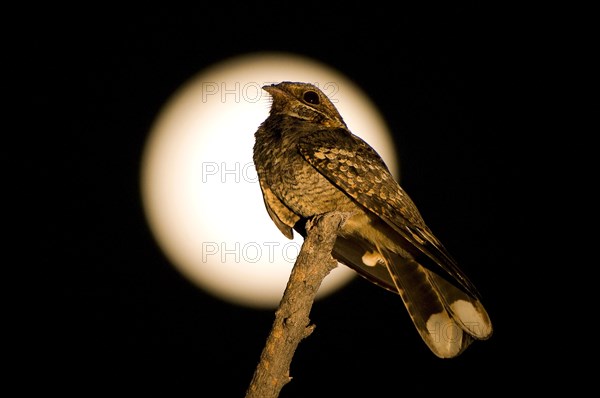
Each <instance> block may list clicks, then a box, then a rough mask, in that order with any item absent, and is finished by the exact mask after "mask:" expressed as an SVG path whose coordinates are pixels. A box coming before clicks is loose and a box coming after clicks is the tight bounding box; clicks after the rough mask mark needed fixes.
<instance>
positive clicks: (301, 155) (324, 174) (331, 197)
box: [254, 82, 492, 358]
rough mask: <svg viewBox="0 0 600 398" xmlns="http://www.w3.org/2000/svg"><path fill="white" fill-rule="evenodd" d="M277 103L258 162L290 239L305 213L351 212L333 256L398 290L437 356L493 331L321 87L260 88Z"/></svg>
mask: <svg viewBox="0 0 600 398" xmlns="http://www.w3.org/2000/svg"><path fill="white" fill-rule="evenodd" d="M263 88H264V89H265V90H266V91H267V92H269V93H270V94H271V97H272V99H273V102H272V105H271V111H270V114H269V117H268V118H267V119H266V120H265V121H264V122H263V123H262V124H261V125H260V127H259V128H258V131H257V132H256V134H255V138H256V142H255V146H254V164H255V167H256V171H257V173H258V177H259V182H260V187H261V190H262V193H263V198H264V200H265V206H266V208H267V211H268V213H269V215H270V217H271V219H272V220H273V222H274V223H275V225H277V227H278V228H279V230H280V231H281V232H282V233H283V234H284V235H285V236H287V237H288V238H290V239H291V238H292V237H293V232H292V230H293V229H295V230H296V231H297V232H299V233H301V234H303V235H304V223H305V221H306V220H307V219H310V218H312V217H314V216H318V215H321V214H324V213H327V212H331V211H336V210H337V211H343V212H349V213H351V214H352V216H351V217H350V218H349V219H348V220H347V221H346V223H345V224H344V225H343V226H342V228H341V230H340V233H339V236H338V239H337V241H336V245H335V247H334V251H333V253H332V254H333V256H334V257H335V258H336V259H337V260H338V261H340V262H342V263H344V264H346V265H348V266H350V267H351V268H353V269H355V270H356V271H357V272H358V273H359V274H361V275H362V276H364V277H366V278H367V279H369V280H370V281H371V282H373V283H375V284H377V285H379V286H382V287H384V288H386V289H388V290H390V291H393V292H395V293H399V294H400V296H401V297H402V299H403V301H404V304H405V305H406V308H407V310H408V312H409V314H410V316H411V318H412V320H413V322H414V324H415V326H416V328H417V330H418V331H419V333H420V334H421V337H422V338H423V340H424V341H425V342H426V343H427V345H428V346H429V347H430V349H431V350H432V351H433V353H434V354H436V355H437V356H439V357H443V358H448V357H454V356H456V355H458V354H460V353H461V352H462V351H463V350H464V349H465V348H466V347H467V346H468V345H469V344H470V343H471V341H472V340H473V339H487V338H488V337H489V336H490V335H491V333H492V326H491V322H490V320H489V317H488V315H487V313H486V311H485V309H484V308H483V306H482V305H481V303H480V301H479V295H478V293H477V291H476V289H475V287H474V286H473V284H472V283H471V282H470V281H469V280H468V278H467V277H466V276H465V274H464V273H463V272H462V271H461V270H460V269H459V268H458V266H457V265H456V262H455V261H454V260H453V259H452V257H451V256H450V254H449V253H448V252H447V250H446V249H445V248H444V246H443V245H442V244H441V242H439V240H438V239H437V238H436V237H435V236H434V235H433V233H432V232H431V231H430V229H429V228H428V227H427V225H426V224H425V222H424V221H423V218H422V217H421V215H420V214H419V211H418V209H417V207H416V206H415V204H414V203H413V202H412V200H411V199H410V198H409V197H408V195H407V194H406V193H405V192H404V190H403V189H402V188H401V187H400V185H399V184H398V183H397V182H396V181H395V180H394V178H393V177H392V175H391V173H390V172H389V170H388V168H387V166H386V165H385V163H384V162H383V160H382V159H381V157H380V156H379V155H378V154H377V152H375V150H374V149H373V148H371V147H370V146H369V145H368V144H367V143H366V142H364V141H363V140H362V139H360V138H359V137H357V136H355V135H353V134H352V133H351V132H350V131H349V130H348V128H347V126H346V124H345V122H344V120H343V119H342V116H341V115H340V114H339V113H338V111H337V109H336V108H335V106H334V105H333V104H332V103H331V101H330V100H329V99H328V98H327V97H326V96H325V95H324V94H323V92H321V91H320V90H319V89H318V88H317V87H316V86H314V85H312V84H307V83H294V82H282V83H280V84H277V85H271V86H265V87H263Z"/></svg>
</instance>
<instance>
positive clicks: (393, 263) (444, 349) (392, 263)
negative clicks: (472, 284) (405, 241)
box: [380, 250, 492, 358]
mask: <svg viewBox="0 0 600 398" xmlns="http://www.w3.org/2000/svg"><path fill="white" fill-rule="evenodd" d="M380 252H381V255H382V257H383V259H382V260H383V261H384V262H385V267H386V268H387V270H388V272H389V274H390V276H391V277H392V280H393V282H394V284H395V286H396V289H397V290H398V293H399V294H400V296H401V297H402V300H403V301H404V305H405V306H406V309H407V310H408V313H409V314H410V317H411V318H412V320H413V322H414V324H415V326H416V328H417V330H418V331H419V334H420V335H421V337H422V338H423V340H424V341H425V343H426V344H427V346H429V348H430V349H431V351H432V352H433V353H434V354H435V355H437V356H438V357H440V358H452V357H455V356H457V355H458V354H460V353H461V352H462V351H463V350H464V349H465V348H467V346H469V344H471V342H472V341H473V340H474V339H477V340H485V339H487V338H489V337H490V336H491V334H492V324H491V321H490V318H489V316H488V314H487V312H486V311H485V309H484V308H483V305H482V304H481V302H480V301H479V300H478V299H477V298H475V297H473V296H472V295H470V294H468V293H465V292H464V291H463V290H461V289H460V288H458V287H456V286H454V285H453V284H451V283H450V282H448V281H447V280H446V279H444V278H442V277H441V276H439V275H437V274H436V273H434V272H433V271H431V270H429V269H427V268H425V267H424V266H422V265H421V264H419V263H418V262H417V261H415V260H412V259H406V258H405V257H402V256H400V255H398V254H396V253H393V252H391V251H386V250H381V251H380Z"/></svg>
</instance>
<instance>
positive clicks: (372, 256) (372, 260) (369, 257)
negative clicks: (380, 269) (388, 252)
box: [362, 252, 385, 267]
mask: <svg viewBox="0 0 600 398" xmlns="http://www.w3.org/2000/svg"><path fill="white" fill-rule="evenodd" d="M362 262H363V264H364V265H366V266H367V267H374V266H376V265H377V264H382V265H383V264H385V262H384V260H383V257H382V256H381V254H379V253H378V252H366V253H365V254H364V255H363V256H362Z"/></svg>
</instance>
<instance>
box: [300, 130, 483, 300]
mask: <svg viewBox="0 0 600 398" xmlns="http://www.w3.org/2000/svg"><path fill="white" fill-rule="evenodd" d="M298 149H299V151H300V153H301V154H302V156H303V157H304V158H305V159H306V161H307V162H308V163H310V164H311V165H312V166H313V167H314V168H315V169H316V170H317V171H319V172H320V173H321V174H322V175H323V176H325V177H326V178H327V179H328V180H329V181H331V182H332V183H333V184H335V185H336V186H337V187H339V188H340V190H342V191H343V192H345V193H346V194H347V195H348V196H350V197H351V198H353V199H354V200H356V202H358V203H359V204H361V205H362V206H363V207H364V208H365V209H367V210H368V211H370V212H371V214H373V215H376V216H377V217H379V218H380V219H382V220H383V221H384V222H385V223H386V224H387V225H389V226H390V227H391V228H392V229H393V230H394V231H396V233H398V234H399V235H400V236H401V237H402V238H403V239H404V240H406V242H408V243H409V244H410V246H412V248H413V249H415V250H413V251H412V252H413V253H415V252H417V253H418V252H420V253H422V254H424V255H425V256H426V257H427V258H429V259H430V260H432V261H427V262H425V261H419V262H420V263H423V264H424V265H425V266H426V267H428V268H430V269H431V270H432V271H433V272H434V273H436V274H439V275H442V276H444V277H445V278H446V279H448V280H449V281H450V282H452V283H457V282H458V284H459V285H460V286H461V287H462V289H464V290H465V291H466V292H468V293H469V294H471V295H472V296H473V297H478V293H477V289H476V288H475V286H474V285H473V284H472V283H471V282H470V281H469V279H468V278H467V276H466V275H465V274H464V272H462V270H461V269H460V268H458V266H457V264H456V262H455V261H454V259H453V258H452V257H451V256H450V254H449V253H448V251H447V250H446V249H445V248H444V246H443V245H442V244H441V242H440V241H439V240H438V239H437V238H436V237H435V236H434V235H433V234H432V233H431V231H430V230H429V228H428V227H427V226H426V225H425V222H424V221H423V219H422V217H421V215H420V214H419V211H418V210H417V207H416V206H415V205H414V203H413V201H412V200H411V199H410V198H409V196H408V195H407V194H406V193H405V192H404V190H403V189H402V188H401V187H400V185H399V184H398V183H397V182H396V181H395V180H394V178H393V176H392V174H391V173H390V171H389V170H388V168H387V166H386V165H385V163H384V162H383V160H382V159H381V157H380V156H379V154H378V153H377V152H376V151H375V150H374V149H373V148H372V147H371V146H369V145H368V144H367V143H366V142H365V141H363V140H362V139H360V138H359V137H357V136H355V135H353V134H352V133H350V132H349V131H347V130H344V129H341V128H338V129H324V130H319V131H317V132H315V133H313V134H311V135H309V136H306V137H304V138H302V139H301V140H300V141H299V143H298ZM385 284H387V281H386V283H385Z"/></svg>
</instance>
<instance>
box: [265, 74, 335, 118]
mask: <svg viewBox="0 0 600 398" xmlns="http://www.w3.org/2000/svg"><path fill="white" fill-rule="evenodd" d="M263 89H264V90H265V91H267V92H268V93H269V94H271V97H272V99H273V102H272V104H271V115H277V114H283V115H287V116H291V117H296V118H298V119H302V120H306V121H309V122H314V123H318V124H321V125H323V126H326V127H342V128H347V127H346V123H344V120H343V119H342V116H341V115H340V114H339V112H338V111H337V109H336V108H335V106H334V105H333V103H332V102H331V101H330V100H329V98H327V96H326V95H325V94H324V93H323V92H322V91H321V90H320V89H319V88H318V87H317V86H315V85H313V84H310V83H299V82H281V83H279V84H271V85H267V86H263Z"/></svg>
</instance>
